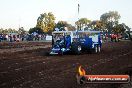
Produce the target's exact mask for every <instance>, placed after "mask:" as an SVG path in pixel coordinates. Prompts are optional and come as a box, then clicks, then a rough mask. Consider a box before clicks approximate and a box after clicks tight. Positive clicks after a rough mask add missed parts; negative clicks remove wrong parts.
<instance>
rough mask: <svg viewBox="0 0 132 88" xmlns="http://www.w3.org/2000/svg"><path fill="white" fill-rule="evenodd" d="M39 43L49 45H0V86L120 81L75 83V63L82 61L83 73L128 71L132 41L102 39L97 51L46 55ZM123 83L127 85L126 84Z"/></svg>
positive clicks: (95, 87)
mask: <svg viewBox="0 0 132 88" xmlns="http://www.w3.org/2000/svg"><path fill="white" fill-rule="evenodd" d="M19 45H21V44H19ZM29 45H30V44H29ZM31 45H32V47H35V46H36V45H35V44H32V43H31ZM40 46H41V47H40ZM42 46H46V47H49V43H41V44H40V45H38V47H37V48H40V49H37V48H35V49H34V48H32V49H28V50H27V49H23V47H21V48H19V51H16V52H12V51H11V50H12V49H14V47H13V48H11V49H6V50H5V49H1V51H0V52H3V50H5V52H4V53H0V88H119V86H123V85H122V84H121V85H119V84H116V85H115V84H114V85H113V84H87V85H78V84H77V82H76V77H75V76H76V74H77V69H78V66H79V65H82V66H83V68H84V69H85V70H86V73H87V74H127V73H130V74H131V72H132V42H129V41H124V42H118V43H115V42H113V43H111V42H110V43H105V44H104V45H103V48H102V52H101V53H99V54H90V53H89V54H88V53H86V54H83V55H64V56H48V55H47V52H49V51H50V48H46V47H42ZM27 47H29V46H27ZM8 51H9V52H8ZM106 86H107V87H106ZM117 86H118V87H117ZM126 87H127V88H131V87H130V84H129V85H126ZM120 88H123V87H120Z"/></svg>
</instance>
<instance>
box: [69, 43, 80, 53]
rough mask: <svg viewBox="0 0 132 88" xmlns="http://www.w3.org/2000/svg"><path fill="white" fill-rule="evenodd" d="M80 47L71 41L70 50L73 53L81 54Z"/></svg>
mask: <svg viewBox="0 0 132 88" xmlns="http://www.w3.org/2000/svg"><path fill="white" fill-rule="evenodd" d="M81 50H82V47H81V45H80V44H78V43H73V44H72V46H71V51H72V53H73V54H81Z"/></svg>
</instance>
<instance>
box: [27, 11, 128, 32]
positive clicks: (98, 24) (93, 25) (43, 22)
mask: <svg viewBox="0 0 132 88" xmlns="http://www.w3.org/2000/svg"><path fill="white" fill-rule="evenodd" d="M120 18H121V16H120V14H119V13H118V12H117V11H109V12H106V13H104V14H102V15H101V16H100V19H99V20H90V19H88V18H80V19H79V20H78V21H76V22H75V26H73V25H71V24H69V23H68V22H67V21H62V20H61V21H58V22H57V23H55V19H56V17H55V16H54V14H53V13H51V12H49V13H42V14H40V16H39V17H38V19H37V24H36V26H35V27H34V28H30V30H29V33H33V32H37V33H46V34H51V32H52V31H54V29H55V28H58V29H60V30H65V29H64V28H65V27H67V29H68V30H69V31H70V30H76V28H77V30H82V29H84V30H98V31H103V32H109V33H124V32H125V31H126V30H127V31H129V30H130V28H129V27H128V26H127V25H126V24H125V23H120V24H119V19H120Z"/></svg>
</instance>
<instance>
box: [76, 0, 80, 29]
mask: <svg viewBox="0 0 132 88" xmlns="http://www.w3.org/2000/svg"><path fill="white" fill-rule="evenodd" d="M79 11H80V4H79V0H78V22H79V19H80V18H79ZM79 25H80V23H79V24H78V25H77V30H79V29H80V28H81V25H80V28H79Z"/></svg>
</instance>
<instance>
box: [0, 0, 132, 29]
mask: <svg viewBox="0 0 132 88" xmlns="http://www.w3.org/2000/svg"><path fill="white" fill-rule="evenodd" d="M78 3H79V4H80V14H79V18H81V17H86V18H88V19H90V20H99V19H100V16H101V15H102V14H103V13H105V12H109V11H118V12H119V14H120V15H121V19H120V20H119V22H120V23H125V24H126V25H128V26H129V27H131V28H132V22H131V21H132V5H131V4H132V0H1V1H0V28H4V29H5V28H15V29H18V28H19V25H20V26H22V27H24V28H25V29H26V30H29V28H32V27H35V25H36V22H37V18H38V16H39V15H40V14H41V13H44V12H47V13H48V12H52V13H53V14H54V15H55V17H56V22H57V21H59V20H64V21H68V23H71V24H72V25H74V23H75V21H77V19H78V12H77V6H78Z"/></svg>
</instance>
